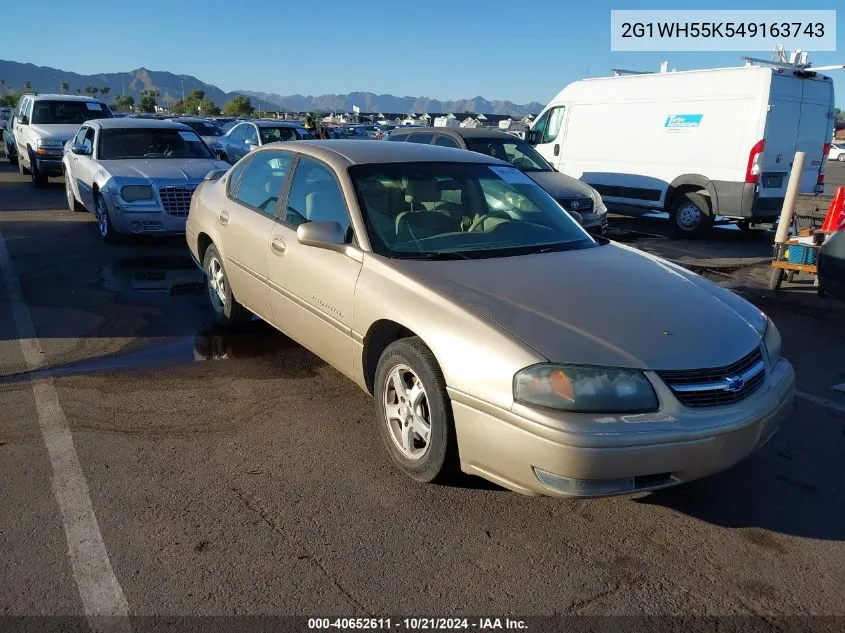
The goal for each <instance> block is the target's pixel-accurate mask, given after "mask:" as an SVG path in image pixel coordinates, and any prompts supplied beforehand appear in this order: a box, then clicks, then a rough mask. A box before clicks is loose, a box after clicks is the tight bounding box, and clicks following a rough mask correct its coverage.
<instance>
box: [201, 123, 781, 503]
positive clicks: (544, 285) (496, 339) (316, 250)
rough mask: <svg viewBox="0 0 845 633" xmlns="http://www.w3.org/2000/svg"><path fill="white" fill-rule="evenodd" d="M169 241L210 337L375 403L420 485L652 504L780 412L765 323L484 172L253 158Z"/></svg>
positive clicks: (364, 151) (282, 155)
mask: <svg viewBox="0 0 845 633" xmlns="http://www.w3.org/2000/svg"><path fill="white" fill-rule="evenodd" d="M218 176H219V177H218ZM186 239H187V243H188V247H189V249H190V251H191V254H192V255H193V257H194V259H195V260H196V261H197V263H198V264H199V265H200V266H201V267H202V269H203V270H204V272H205V274H206V278H207V290H208V295H209V299H210V303H211V306H212V309H213V311H214V314H215V315H216V317H217V320H218V321H219V322H221V323H223V324H235V323H238V322H242V321H246V320H248V319H251V318H252V316H253V315H258V316H259V317H260V318H262V319H264V320H265V321H268V322H269V323H271V324H272V325H274V326H275V327H276V328H278V329H279V330H281V331H282V332H284V333H285V334H287V335H288V336H290V337H291V338H292V339H294V340H296V341H298V342H299V343H301V344H302V345H304V346H305V347H306V348H308V349H309V350H311V351H312V352H314V353H315V354H316V355H317V356H319V357H321V358H322V359H324V360H325V361H327V362H328V363H330V364H331V365H333V366H334V367H335V368H336V369H337V370H339V371H340V372H341V373H342V374H345V375H346V376H348V377H349V378H351V379H352V380H354V381H355V382H356V383H357V384H358V385H359V386H360V387H361V388H362V389H364V390H366V391H367V392H369V393H371V394H372V395H373V397H374V401H375V421H376V424H377V429H378V433H379V434H380V435H381V438H382V440H383V442H384V445H385V447H386V449H387V452H388V453H389V455H390V457H391V458H392V460H393V462H394V464H395V465H396V466H397V467H398V468H399V469H401V470H402V471H404V472H405V473H406V474H407V475H409V476H410V477H412V478H413V479H416V480H418V481H432V480H434V479H437V478H443V477H446V476H448V475H449V474H450V473H452V472H454V470H455V469H457V468H458V467H460V468H462V469H463V470H464V471H466V472H468V473H472V474H475V475H480V476H482V477H485V478H487V479H490V480H491V481H494V482H496V483H498V484H500V485H503V486H506V487H508V488H510V489H512V490H516V491H519V492H523V493H528V494H549V495H558V496H566V495H574V496H595V495H605V494H618V493H627V492H633V491H639V490H652V489H657V488H663V487H666V486H671V485H674V484H678V483H681V482H685V481H689V480H691V479H696V478H698V477H702V476H704V475H708V474H710V473H714V472H717V471H721V470H723V469H726V468H728V467H730V466H732V465H734V464H735V463H737V462H738V461H740V460H742V459H743V458H745V457H746V456H747V455H749V454H750V453H751V452H753V451H754V450H756V449H757V448H759V447H760V446H762V445H763V444H764V443H765V442H766V441H767V440H768V439H769V438H771V437H772V435H773V434H774V433H775V431H776V430H777V428H778V426H779V424H780V422H781V421H782V420H783V419H784V417H785V416H786V415H788V414H789V412H790V410H791V404H792V398H793V391H794V374H793V370H792V367H791V365H790V364H789V363H788V362H787V361H786V360H784V359H783V358H782V357H781V341H780V335H779V334H778V330H777V328H776V327H775V325H774V323H772V322H771V320H769V319H768V318H767V317H766V315H765V314H763V313H761V312H760V311H759V310H758V309H756V308H755V307H754V306H752V305H751V304H749V303H747V302H746V301H745V300H744V299H742V298H740V297H739V296H738V295H736V294H734V293H732V292H730V291H728V290H725V289H723V288H721V287H719V286H717V285H716V284H714V283H712V282H710V281H707V280H705V279H703V278H701V277H698V276H697V275H695V274H693V273H691V272H689V271H687V270H684V269H683V268H681V267H679V266H676V265H674V264H671V263H669V262H666V261H662V260H660V259H658V258H656V257H654V256H651V255H648V254H645V253H642V252H639V251H637V250H635V249H632V248H629V247H626V246H623V245H617V244H614V243H612V242H609V241H608V240H605V239H603V238H599V237H593V236H591V235H590V234H589V233H587V232H586V231H585V230H584V229H583V227H581V226H580V225H578V223H577V222H575V221H574V220H573V219H572V217H571V216H570V215H569V214H567V213H566V212H565V211H564V210H563V209H562V208H561V207H560V205H559V204H557V202H556V201H555V200H554V199H553V198H552V197H551V196H550V195H549V194H548V193H547V192H546V191H544V190H543V189H542V188H541V187H540V186H539V185H538V184H537V183H536V182H534V181H533V180H532V179H530V178H529V177H528V176H527V175H526V174H524V173H523V172H522V171H521V170H519V169H517V168H515V167H513V166H512V165H510V164H508V163H506V162H504V161H500V160H497V159H495V158H491V157H489V156H486V155H484V154H480V153H475V152H467V151H460V150H455V149H448V148H445V147H438V146H434V145H423V144H419V143H373V142H369V141H355V140H338V141H309V142H299V143H280V144H276V145H273V146H268V147H265V148H262V149H260V150H257V151H255V152H252V153H251V154H250V155H249V156H247V157H246V158H244V159H243V160H241V161H239V162H238V163H237V164H236V165H235V166H234V167H232V168H230V169H229V170H228V171H227V172H226V173H225V174H223V175H220V174H210V175H209V178H208V179H207V180H206V181H204V182H203V183H202V184H201V185H200V187H199V188H198V189H197V191H196V193H195V194H194V197H193V200H192V202H191V210H190V213H189V216H188V223H187V227H186ZM324 379H325V380H331V379H332V378H330V377H326V378H324Z"/></svg>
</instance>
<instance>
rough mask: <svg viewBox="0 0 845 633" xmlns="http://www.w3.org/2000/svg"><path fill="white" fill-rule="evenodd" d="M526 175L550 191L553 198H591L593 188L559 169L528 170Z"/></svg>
mask: <svg viewBox="0 0 845 633" xmlns="http://www.w3.org/2000/svg"><path fill="white" fill-rule="evenodd" d="M525 175H526V176H528V177H529V178H531V180H533V181H534V182H536V183H537V184H538V185H540V186H541V187H542V188H543V189H545V190H546V191H548V192H549V193H550V194H551V195H552V197H553V198H556V199H557V198H577V197H584V198H590V199H591V200H592V196H591V195H590V191H591V188H590V186H589V185H586V184H584V183H583V182H581V181H580V180H578V179H577V178H573V177H572V176H567V175H566V174H562V173H560V172H559V171H527V172H525Z"/></svg>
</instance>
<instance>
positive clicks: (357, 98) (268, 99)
mask: <svg viewBox="0 0 845 633" xmlns="http://www.w3.org/2000/svg"><path fill="white" fill-rule="evenodd" d="M0 81H2V82H3V83H2V84H0V91H4V90H17V91H22V90H23V89H24V82H27V81H28V82H29V83H30V89H31V90H35V91H38V92H60V90H61V83H62V82H63V81H65V82H67V83H68V84H70V90H69V93H70V94H76V93H77V91H79V92H82V93H83V94H84V91H85V87H86V86H94V87H96V88H98V89H99V88H103V87H108V88H109V93H110V94H111V95H112V97H109V99H110V98H113V97H114V96H117V95H122V94H125V95H131V96H133V97H134V98H135V101H136V102H137V101H138V99H139V95H140V92H141V91H142V90H158V91H159V92H160V97H159V103H161V104H163V105H167V104H169V103H172V102H173V101H176V100H177V99H181V98H182V97H183V95H188V94H189V93H190V92H191V91H192V90H196V89H198V90H202V91H204V92H205V96H206V97H207V98H209V99H211V100H212V101H214V102H215V103H216V104H217V105H218V106H222V105H223V104H225V103H226V102H227V101H229V100H230V99H231V98H232V97H234V96H236V95H239V94H241V95H246V96H248V97H250V99H251V101H252V105H253V106H255V107H256V108H259V109H261V110H274V111H276V110H278V109H279V107H280V106H281V107H282V108H283V109H285V110H288V111H292V112H308V111H310V112H314V111H323V112H351V111H352V108H353V106H358V107H359V108H360V109H361V112H382V113H387V112H390V113H400V112H401V113H411V112H416V113H418V114H421V113H423V112H432V113H434V112H454V113H463V112H473V113H483V114H508V115H512V116H524V115H526V114H537V113H538V112H540V110H542V108H543V105H542V104H540V103H537V102H531V103H528V104H524V105H519V104H516V103H512V102H510V101H488V100H487V99H485V98H484V97H480V96H479V97H475V98H472V99H461V100H457V101H438V100H436V99H429V98H428V97H395V96H393V95H390V94H381V95H377V94H374V93H372V92H352V93H349V94H325V95H320V96H312V95H299V94H295V95H287V96H285V95H280V94H274V93H267V92H255V91H251V90H235V91H233V92H225V91H223V90H221V89H220V88H218V87H217V86H215V85H213V84H208V83H205V82H204V81H202V80H200V79H198V78H196V77H194V76H192V75H175V74H173V73H170V72H166V71H159V70H149V69H147V68H136V69H135V70H131V71H128V72H125V73H99V74H95V75H80V74H78V73H74V72H70V71H66V70H60V69H58V68H51V67H49V66H35V65H34V64H23V63H20V62H13V61H5V60H0Z"/></svg>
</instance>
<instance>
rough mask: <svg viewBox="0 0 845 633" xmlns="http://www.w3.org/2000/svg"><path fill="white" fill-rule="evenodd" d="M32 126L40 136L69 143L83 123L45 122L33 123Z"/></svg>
mask: <svg viewBox="0 0 845 633" xmlns="http://www.w3.org/2000/svg"><path fill="white" fill-rule="evenodd" d="M31 127H32V131H33V132H34V133H35V134H36V136H38V137H39V138H43V139H45V140H46V139H51V140H57V141H61V142H62V143H67V142H68V141H69V140H70V139H72V138H73V137H74V136H76V133H77V132H78V131H79V128H80V127H82V125H81V124H79V123H71V124H68V123H45V124H41V125H39V124H37V123H33V124H32V126H31Z"/></svg>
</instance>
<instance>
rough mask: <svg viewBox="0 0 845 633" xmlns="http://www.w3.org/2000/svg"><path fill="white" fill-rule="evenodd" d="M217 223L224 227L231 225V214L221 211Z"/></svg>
mask: <svg viewBox="0 0 845 633" xmlns="http://www.w3.org/2000/svg"><path fill="white" fill-rule="evenodd" d="M217 221H218V222H219V223H220V224H222V225H223V226H226V225H227V224H229V214H228V213H226V212H225V211H220V212H219V213H218V214H217Z"/></svg>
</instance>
